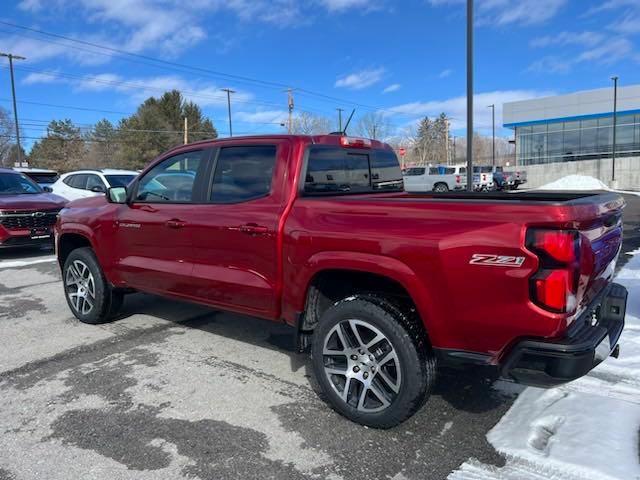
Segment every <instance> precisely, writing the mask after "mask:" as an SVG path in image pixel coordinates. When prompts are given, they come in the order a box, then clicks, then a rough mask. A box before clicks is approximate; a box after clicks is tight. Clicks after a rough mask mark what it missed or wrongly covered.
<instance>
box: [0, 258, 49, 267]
mask: <svg viewBox="0 0 640 480" xmlns="http://www.w3.org/2000/svg"><path fill="white" fill-rule="evenodd" d="M55 261H56V257H55V256H54V255H49V256H46V257H38V258H30V259H24V260H0V270H2V269H5V268H18V267H28V266H29V265H35V264H37V263H49V262H55Z"/></svg>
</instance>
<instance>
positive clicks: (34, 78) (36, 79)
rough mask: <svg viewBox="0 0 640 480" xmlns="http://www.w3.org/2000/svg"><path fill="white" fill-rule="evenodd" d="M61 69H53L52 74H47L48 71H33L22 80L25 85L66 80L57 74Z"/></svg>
mask: <svg viewBox="0 0 640 480" xmlns="http://www.w3.org/2000/svg"><path fill="white" fill-rule="evenodd" d="M58 72H59V70H53V71H51V75H47V74H46V73H40V72H33V73H30V74H28V75H27V76H26V77H24V79H23V80H22V83H23V84H25V85H37V84H43V83H60V82H64V79H61V78H59V77H57V76H56V74H57V73H58Z"/></svg>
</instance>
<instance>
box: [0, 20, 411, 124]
mask: <svg viewBox="0 0 640 480" xmlns="http://www.w3.org/2000/svg"><path fill="white" fill-rule="evenodd" d="M0 25H6V26H9V27H12V28H15V29H19V30H23V31H29V32H34V33H37V34H39V35H43V36H46V37H51V38H58V39H62V40H66V41H68V42H73V43H77V44H81V45H86V46H90V47H94V48H98V49H101V50H105V51H108V52H111V53H112V54H113V55H110V56H111V57H116V58H121V59H124V60H128V61H132V59H133V58H135V59H142V60H146V61H147V62H155V63H157V64H161V65H163V68H167V66H170V67H174V68H179V69H182V70H181V71H182V73H186V72H184V70H185V69H186V70H190V71H195V72H198V73H200V74H203V75H208V76H214V77H222V78H225V79H233V80H235V81H239V82H248V83H251V84H256V85H261V86H265V87H268V88H274V89H281V88H283V87H285V88H289V87H290V85H287V84H285V83H281V82H275V81H269V80H260V79H257V78H252V77H248V76H243V75H235V74H230V73H225V72H221V71H216V70H211V69H208V68H203V67H197V66H193V65H187V64H182V63H179V62H172V61H168V60H163V59H160V58H156V57H152V56H150V55H143V54H139V53H133V52H128V51H126V50H122V49H118V48H113V47H108V46H106V45H100V44H97V43H94V42H88V41H85V40H79V39H76V38H72V37H67V36H64V35H60V34H56V33H51V32H47V31H44V30H39V29H36V28H31V27H27V26H24V25H19V24H15V23H11V22H6V21H0ZM15 34H17V35H20V33H18V32H15ZM29 38H34V39H36V40H38V41H42V42H45V43H57V44H60V43H59V42H51V41H50V40H44V39H39V38H37V37H29ZM60 45H62V46H65V47H67V48H71V49H79V48H78V47H74V46H71V45H66V44H60ZM85 50H86V49H85ZM93 53H98V52H93ZM128 57H131V58H128ZM138 63H142V64H146V65H149V64H148V63H145V62H139V61H138ZM154 66H158V65H154ZM296 90H298V91H299V93H300V94H302V95H307V96H313V97H317V98H318V99H322V100H325V101H331V102H341V103H346V104H349V105H354V106H357V107H360V108H364V109H367V110H373V111H376V110H378V111H383V112H388V113H392V114H394V115H399V116H405V117H411V118H413V117H415V115H411V114H408V113H404V112H402V111H398V110H397V109H393V108H384V107H378V106H373V105H367V104H363V103H359V102H354V101H351V100H346V99H343V98H340V97H335V96H332V95H327V94H324V93H320V92H316V91H313V90H310V89H306V88H301V87H297V88H296Z"/></svg>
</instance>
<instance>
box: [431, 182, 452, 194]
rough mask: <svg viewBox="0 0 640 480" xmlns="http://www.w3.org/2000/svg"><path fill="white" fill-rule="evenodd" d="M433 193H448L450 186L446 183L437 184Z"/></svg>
mask: <svg viewBox="0 0 640 480" xmlns="http://www.w3.org/2000/svg"><path fill="white" fill-rule="evenodd" d="M433 191H434V192H436V193H446V192H448V191H449V185H447V184H446V183H442V182H439V183H436V184H435V185H434V186H433Z"/></svg>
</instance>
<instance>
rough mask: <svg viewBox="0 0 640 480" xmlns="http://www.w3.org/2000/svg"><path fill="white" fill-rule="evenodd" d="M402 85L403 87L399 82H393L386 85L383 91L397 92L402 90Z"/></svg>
mask: <svg viewBox="0 0 640 480" xmlns="http://www.w3.org/2000/svg"><path fill="white" fill-rule="evenodd" d="M400 87H402V85H400V84H399V83H392V84H391V85H389V86H387V87H385V89H384V90H382V93H391V92H397V91H398V90H400Z"/></svg>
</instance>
